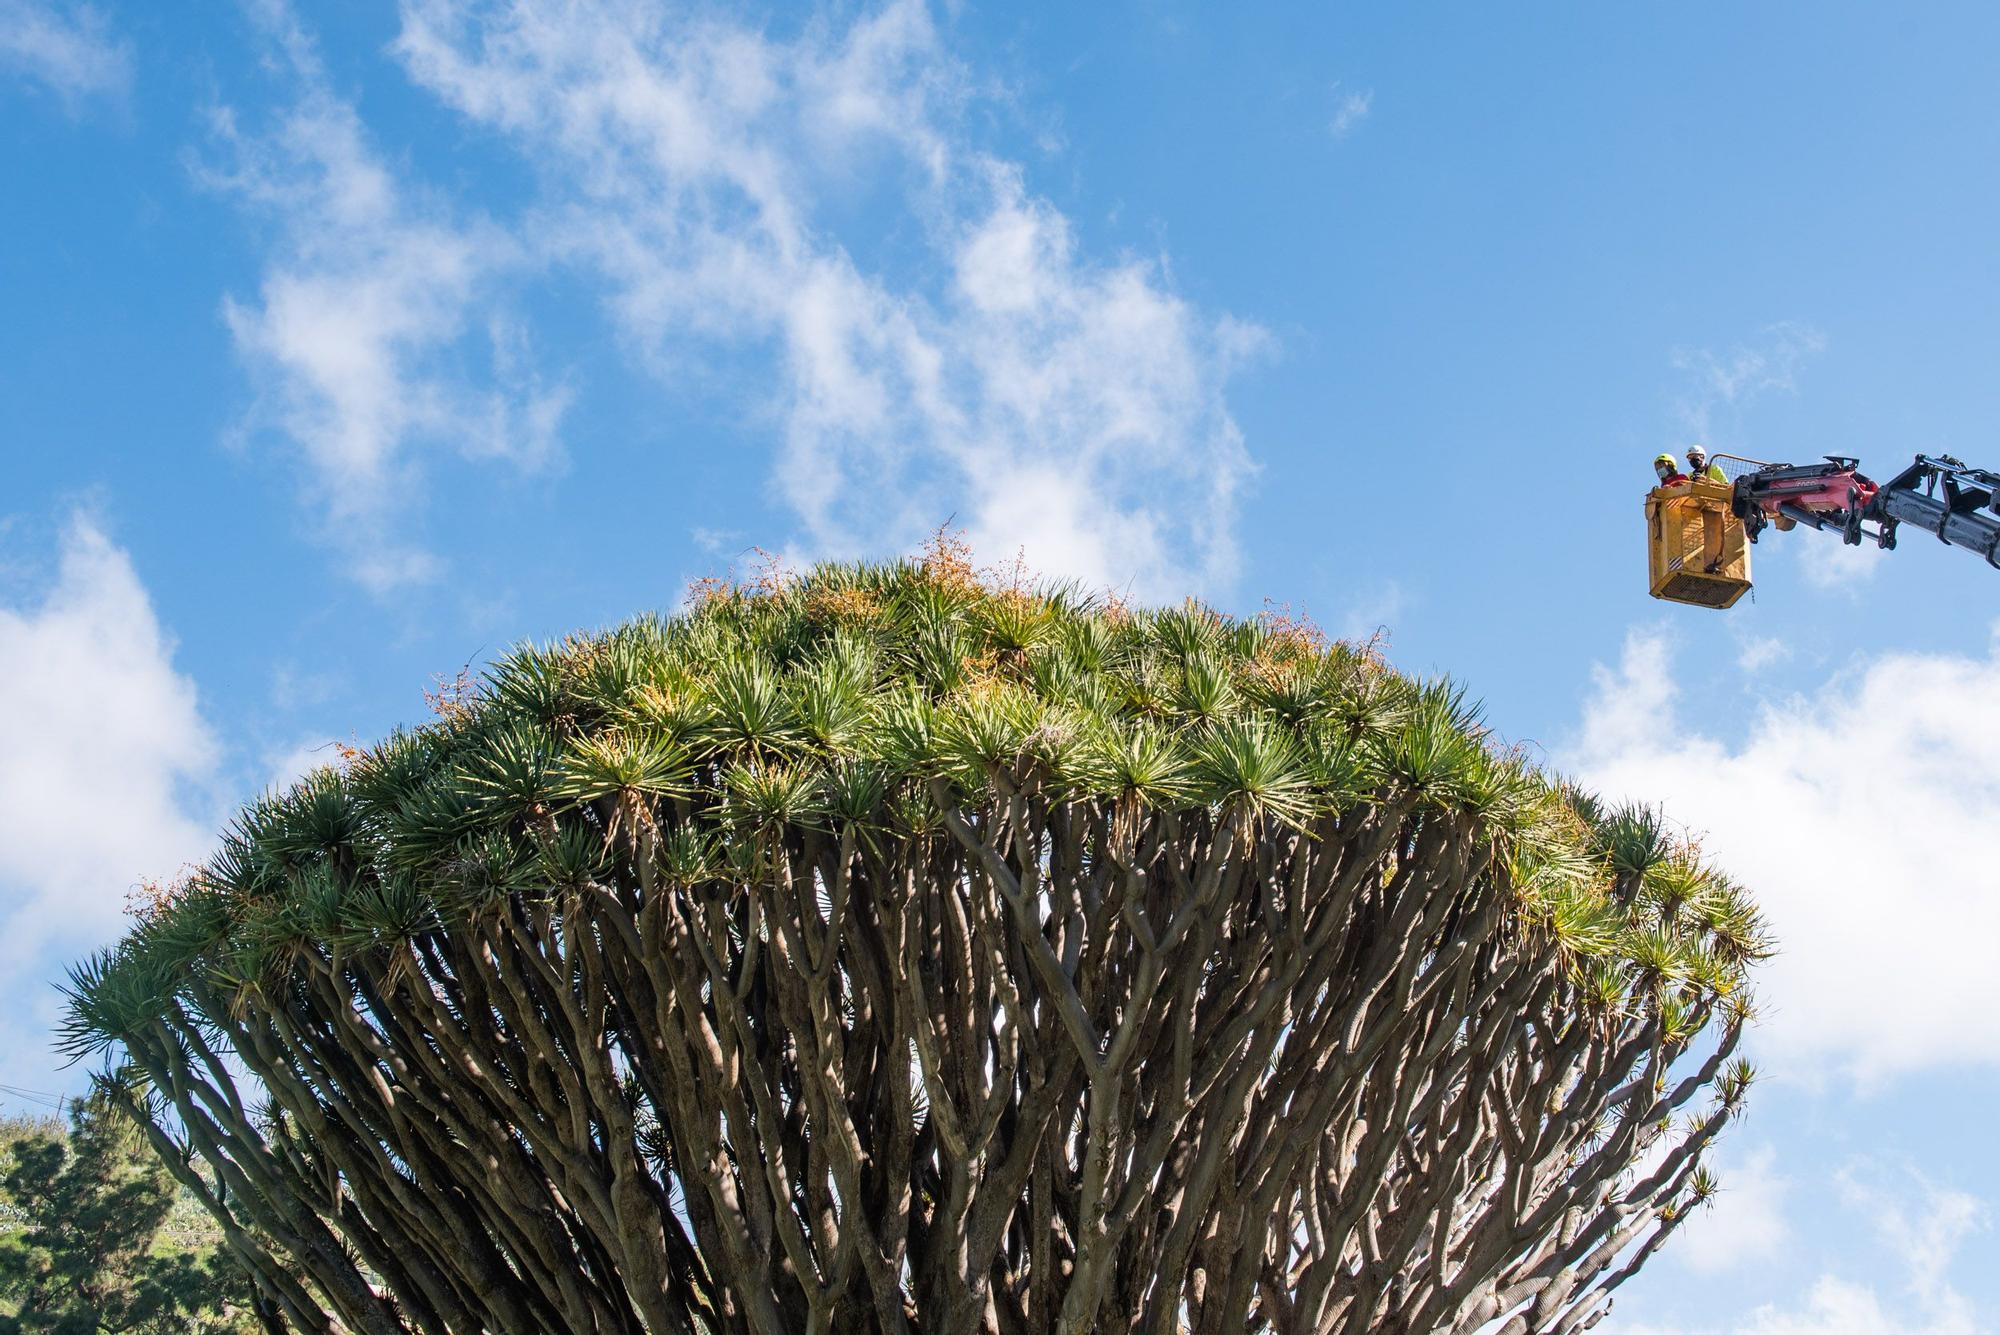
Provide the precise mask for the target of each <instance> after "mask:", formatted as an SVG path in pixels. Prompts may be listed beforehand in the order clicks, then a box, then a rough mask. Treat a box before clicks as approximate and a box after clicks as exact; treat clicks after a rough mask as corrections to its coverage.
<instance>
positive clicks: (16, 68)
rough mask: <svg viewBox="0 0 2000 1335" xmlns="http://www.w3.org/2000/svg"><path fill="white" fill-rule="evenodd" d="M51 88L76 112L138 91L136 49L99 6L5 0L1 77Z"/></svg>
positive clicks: (0, 10)
mask: <svg viewBox="0 0 2000 1335" xmlns="http://www.w3.org/2000/svg"><path fill="white" fill-rule="evenodd" d="M7 72H11V73H14V74H17V75H20V76H22V77H24V78H27V79H29V80H31V81H32V82H34V83H36V84H38V85H40V86H41V87H43V88H46V89H47V90H48V91H50V92H52V93H54V94H55V95H56V96H57V97H59V98H61V99H62V101H63V104H64V105H65V106H66V107H67V108H68V109H69V110H70V111H71V112H72V113H74V112H75V111H77V110H78V109H79V108H80V107H81V106H82V105H83V104H84V103H85V102H86V101H88V100H90V99H93V98H110V99H114V100H116V99H120V98H123V97H124V96H125V95H126V94H127V93H128V92H129V91H130V90H131V87H132V47H131V44H130V43H129V42H126V41H124V40H122V39H120V38H118V37H116V36H114V35H113V33H112V31H111V25H110V24H109V23H108V22H107V21H106V19H105V17H104V15H103V14H102V13H101V12H100V11H99V10H98V9H97V8H96V6H94V5H81V4H60V5H59V4H50V3H46V2H45V0H0V73H7Z"/></svg>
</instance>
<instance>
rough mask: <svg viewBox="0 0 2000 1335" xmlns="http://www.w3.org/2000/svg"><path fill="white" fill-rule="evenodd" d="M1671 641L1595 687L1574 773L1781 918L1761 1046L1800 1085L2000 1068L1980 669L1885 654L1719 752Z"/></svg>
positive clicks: (1722, 740)
mask: <svg viewBox="0 0 2000 1335" xmlns="http://www.w3.org/2000/svg"><path fill="white" fill-rule="evenodd" d="M1674 671H1675V664H1674V661H1673V657H1672V654H1671V652H1670V649H1669V645H1668V641H1667V638H1666V635H1665V633H1664V632H1662V631H1657V630H1655V631H1635V632H1633V633H1632V634H1631V635H1630V636H1629V637H1628V638H1627V640H1626V644H1625V650H1624V656H1623V659H1622V661H1621V663H1620V665H1619V667H1618V668H1617V669H1616V670H1615V671H1613V670H1609V669H1605V668H1602V667H1600V668H1598V669H1597V673H1596V689H1595V692H1594V694H1593V695H1592V697H1591V698H1590V700H1589V701H1588V702H1587V704H1586V707H1585V711H1584V715H1583V727H1582V731H1581V735H1580V736H1579V737H1578V738H1577V739H1576V741H1575V742H1574V744H1573V745H1572V746H1571V747H1570V748H1568V750H1567V753H1566V754H1565V755H1564V756H1563V757H1562V758H1561V759H1562V764H1563V768H1565V769H1568V770H1570V771H1571V772H1574V773H1575V774H1576V775H1577V776H1578V777H1579V778H1580V779H1581V780H1582V781H1583V782H1585V783H1586V784H1588V785H1590V786H1592V787H1595V788H1596V789H1598V790H1599V791H1601V792H1603V793H1604V794H1606V795H1607V796H1612V797H1623V798H1633V799H1642V800H1648V801H1652V800H1657V801H1658V802H1660V804H1661V805H1662V806H1664V808H1665V809H1666V811H1667V813H1668V814H1669V816H1670V817H1672V818H1673V819H1674V820H1676V821H1679V822H1684V823H1685V825H1686V826H1687V828H1688V829H1689V830H1690V831H1692V832H1694V833H1695V834H1696V835H1698V836H1699V837H1700V838H1701V839H1702V840H1703V845H1704V848H1705V850H1706V852H1707V853H1708V854H1710V855H1711V856H1712V857H1713V858H1714V860H1715V861H1716V862H1717V863H1718V864H1719V865H1721V866H1722V867H1724V868H1726V869H1727V870H1728V871H1729V872H1730V873H1731V874H1732V875H1734V876H1736V877H1737V878H1738V879H1740V880H1741V881H1742V882H1743V883H1744V884H1745V885H1747V886H1748V887H1749V888H1750V890H1751V891H1752V893H1753V894H1754V895H1755V896H1756V897H1757V898H1758V900H1759V901H1760V902H1761V903H1762V904H1763V905H1764V907H1765V909H1766V910H1767V911H1768V913H1769V915H1770V919H1771V922H1772V925H1773V928H1774V930H1775V932H1776V935H1777V938H1778V941H1779V943H1780V948H1781V953H1780V954H1779V955H1778V957H1777V958H1776V959H1775V960H1773V961H1772V962H1771V963H1770V964H1769V965H1768V966H1766V968H1765V971H1764V978H1763V987H1762V992H1763V996H1764V1000H1765V1003H1766V1021H1765V1025H1764V1029H1763V1032H1762V1035H1761V1040H1760V1041H1761V1046H1763V1048H1764V1049H1765V1050H1766V1051H1767V1052H1769V1053H1770V1054H1772V1055H1773V1056H1774V1057H1775V1058H1777V1060H1778V1062H1779V1065H1780V1067H1781V1069H1782V1070H1783V1071H1784V1072H1785V1073H1786V1074H1788V1075H1791V1076H1795V1077H1801V1078H1809V1077H1811V1076H1814V1075H1816V1074H1821V1073H1829V1074H1839V1075H1844V1076H1848V1077H1851V1078H1854V1079H1856V1080H1860V1081H1863V1082H1868V1081H1874V1080H1879V1079H1881V1078H1884V1077H1887V1076H1891V1075H1894V1074H1897V1073H1900V1072H1906V1071H1914V1070H1919V1069H1925V1068H1932V1067H1939V1066H1947V1065H1952V1064H1992V1063H1996V1062H2000V1027H1996V1026H1995V1025H1994V1024H1993V1023H1992V1016H1993V1015H1994V1014H1995V1013H2000V971H1996V970H1995V969H1994V968H1993V967H1992V951H1991V943H1992V942H1993V941H1994V940H1995V939H2000V886H1996V884H1995V874H1994V870H1993V864H1992V850H1991V847H1990V844H1991V841H1990V840H1989V839H1987V838H1985V837H1983V833H1982V832H1984V831H1990V830H1991V829H1992V828H1993V826H1994V822H1995V817H1996V814H2000V750H1996V749H1995V748H1994V747H1992V746H1990V745H1988V741H1989V738H1988V737H1987V735H1986V730H1985V729H1984V728H1983V727H1982V726H1979V725H1978V724H1977V722H1976V719H1975V718H1974V713H1975V711H1977V710H1980V709H1983V708H1984V707H1985V706H1986V705H1987V703H1988V702H1990V701H1993V700H1995V699H2000V634H1996V637H1995V640H1994V643H1993V647H1992V648H1991V649H1990V650H1989V652H1988V654H1987V655H1986V656H1985V657H1960V656H1953V655H1920V654H1884V655H1881V656H1879V657H1876V658H1873V659H1866V660H1861V661H1858V662H1857V663H1856V664H1855V665H1854V666H1852V667H1851V668H1849V669H1847V670H1845V671H1843V672H1841V673H1839V674H1837V675H1836V676H1835V677H1834V678H1833V679H1832V680H1830V681H1828V682H1826V683H1825V684H1824V685H1823V686H1821V687H1820V688H1819V689H1817V690H1815V691H1813V692H1811V693H1810V694H1806V695H1800V696H1794V697H1789V698H1778V699H1771V700H1768V701H1766V702H1765V703H1764V704H1763V706H1762V708H1761V709H1760V710H1759V712H1758V714H1757V715H1756V717H1755V719H1754V721H1752V722H1751V723H1750V724H1749V725H1748V726H1747V728H1745V729H1743V730H1742V731H1741V732H1739V733H1733V734H1729V735H1727V736H1724V735H1718V734H1717V733H1716V732H1715V730H1713V729H1712V728H1709V727H1707V726H1705V725H1704V723H1703V719H1702V714H1701V711H1700V710H1699V708H1697V707H1696V706H1695V705H1693V704H1691V703H1690V702H1688V701H1687V700H1685V699H1683V698H1682V697H1681V694H1680V692H1679V690H1678V688H1677V687H1676V685H1675V680H1674Z"/></svg>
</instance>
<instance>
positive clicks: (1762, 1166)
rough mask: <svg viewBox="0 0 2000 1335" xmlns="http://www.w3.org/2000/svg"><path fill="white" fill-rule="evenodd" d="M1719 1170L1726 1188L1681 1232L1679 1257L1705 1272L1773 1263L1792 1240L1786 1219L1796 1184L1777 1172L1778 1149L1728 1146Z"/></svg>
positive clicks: (1676, 1246) (1675, 1251)
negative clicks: (1787, 1241)
mask: <svg viewBox="0 0 2000 1335" xmlns="http://www.w3.org/2000/svg"><path fill="white" fill-rule="evenodd" d="M1715 1166H1716V1170H1717V1174H1718V1176H1719V1177H1720V1179H1721V1182H1722V1189H1721V1190H1720V1191H1719V1192H1717V1193H1716V1195H1715V1197H1714V1198H1713V1199H1712V1201H1711V1202H1710V1203H1709V1205H1708V1206H1707V1207H1706V1208H1705V1209H1704V1210H1703V1211H1702V1212H1701V1213H1700V1214H1699V1215H1697V1216H1696V1217H1695V1218H1693V1219H1691V1220H1689V1221H1688V1223H1687V1225H1686V1227H1685V1228H1683V1229H1682V1230H1681V1231H1680V1232H1678V1233H1677V1234H1675V1236H1674V1238H1673V1241H1672V1243H1671V1244H1670V1245H1671V1247H1672V1249H1673V1254H1674V1256H1675V1257H1676V1258H1677V1259H1679V1260H1680V1261H1682V1262H1683V1263H1685V1264H1686V1265H1687V1266H1688V1267H1689V1268H1691V1269H1693V1270H1696V1271H1699V1272H1701V1273H1703V1274H1717V1273H1720V1272H1722V1271H1726V1270H1735V1269H1738V1268H1740V1267H1742V1266H1746V1265H1754V1264H1757V1263H1759V1262H1764V1261H1769V1260H1771V1259H1772V1258H1773V1257H1775V1256H1777V1255H1778V1253H1779V1250H1780V1249H1781V1248H1782V1247H1783V1246H1784V1244H1785V1242H1786V1240H1787V1239H1788V1238H1789V1237H1790V1236H1791V1227H1790V1225H1789V1224H1788V1223H1787V1222H1786V1220H1785V1197H1786V1196H1787V1194H1789V1192H1790V1191H1791V1183H1790V1182H1789V1181H1788V1180H1787V1179H1786V1178H1785V1177H1784V1176H1783V1175H1782V1174H1780V1173H1779V1172H1778V1171H1777V1151H1776V1150H1775V1149H1774V1148H1773V1147H1771V1146H1769V1145H1763V1146H1759V1147H1758V1148H1756V1149H1752V1150H1747V1151H1737V1150H1735V1149H1734V1148H1733V1147H1725V1148H1724V1149H1723V1150H1722V1151H1721V1153H1720V1155H1719V1157H1718V1158H1717V1161H1716V1165H1715Z"/></svg>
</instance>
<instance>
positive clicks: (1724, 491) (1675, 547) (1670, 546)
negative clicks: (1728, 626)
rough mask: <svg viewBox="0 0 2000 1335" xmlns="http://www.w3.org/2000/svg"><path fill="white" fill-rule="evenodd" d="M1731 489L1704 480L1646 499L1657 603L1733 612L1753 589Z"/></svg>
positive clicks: (1648, 546) (1648, 555)
mask: <svg viewBox="0 0 2000 1335" xmlns="http://www.w3.org/2000/svg"><path fill="white" fill-rule="evenodd" d="M1729 496H1730V487H1729V485H1728V484H1727V483H1723V482H1709V481H1705V480H1701V481H1695V482H1690V483H1688V484H1687V485H1685V486H1680V487H1655V488H1653V490H1652V491H1651V492H1650V493H1648V494H1647V496H1646V565H1647V575H1648V580H1649V585H1650V591H1651V593H1652V595H1653V596H1654V597H1655V598H1664V599H1665V600H1666V601H1668V602H1670V603H1689V604H1691V605H1693V606H1695V607H1729V606H1731V605H1733V604H1734V603H1735V602H1736V600H1737V599H1738V598H1741V597H1742V596H1743V594H1744V593H1745V591H1747V590H1748V589H1749V587H1750V544H1749V543H1748V542H1747V541H1746V540H1745V535H1744V532H1743V521H1742V520H1740V519H1738V518H1736V516H1734V515H1732V514H1730V513H1729Z"/></svg>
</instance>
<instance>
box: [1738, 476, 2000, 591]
mask: <svg viewBox="0 0 2000 1335" xmlns="http://www.w3.org/2000/svg"><path fill="white" fill-rule="evenodd" d="M1856 464H1857V461H1856V460H1854V459H1849V458H1845V457H1842V456H1840V455H1828V456H1827V458H1826V462H1825V463H1818V464H1766V465H1764V466H1762V467H1760V468H1758V469H1757V471H1755V472H1752V473H1745V474H1743V475H1742V476H1741V477H1738V478H1737V479H1736V481H1735V484H1734V489H1733V492H1732V495H1731V506H1730V508H1731V510H1732V511H1733V512H1734V513H1735V515H1736V516H1737V517H1738V518H1739V519H1741V520H1742V521H1743V523H1744V526H1745V528H1746V529H1747V530H1748V532H1749V536H1750V541H1752V542H1755V541H1756V540H1757V538H1758V536H1759V535H1760V534H1761V533H1762V532H1763V530H1764V529H1765V527H1766V526H1768V525H1769V524H1771V523H1772V522H1773V521H1776V522H1777V523H1778V526H1779V527H1781V528H1789V527H1791V526H1792V524H1794V523H1798V524H1804V525H1805V526H1806V527H1808V528H1816V529H1833V530H1834V531H1836V532H1838V533H1839V534H1840V535H1841V540H1842V541H1844V542H1849V543H1858V542H1860V541H1861V540H1862V539H1863V538H1869V539H1872V540H1873V541H1874V542H1875V543H1876V544H1877V545H1879V546H1882V547H1888V548H1893V547H1894V546H1895V545H1896V530H1897V528H1898V527H1899V526H1901V525H1903V524H1909V525H1911V526H1912V527H1914V528H1920V529H1922V530H1923V531H1924V532H1926V533H1930V534H1933V535H1935V536H1936V538H1937V539H1938V541H1940V542H1943V543H1946V544H1948V545H1950V546H1955V547H1963V548H1965V549H1966V550H1968V551H1973V552H1977V553H1979V554H1980V555H1981V556H1983V557H1985V558H1986V561H1987V564H1989V565H1991V566H1993V567H1995V568H1996V569H2000V474H1996V473H1992V472H1989V471H1987V470H1986V469H1983V468H1972V467H1969V466H1967V465H1966V464H1964V463H1961V462H1960V461H1959V460H1957V459H1954V458H1952V457H1951V456H1950V455H1948V454H1945V455H1937V456H1935V457H1933V456H1931V455H1925V454H1920V455H1918V456H1917V457H1916V460H1915V462H1913V463H1911V464H1910V466H1909V467H1908V468H1905V469H1904V470H1903V471H1902V472H1900V473H1898V474H1896V476H1895V477H1893V478H1891V479H1889V480H1888V481H1887V482H1883V483H1879V484H1878V483H1875V482H1872V481H1870V480H1869V479H1868V478H1866V477H1864V476H1863V475H1862V474H1861V473H1859V472H1858V471H1856ZM1871 523H1872V524H1873V525H1874V527H1873V529H1870V528H1868V527H1867V525H1868V524H1871Z"/></svg>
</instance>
